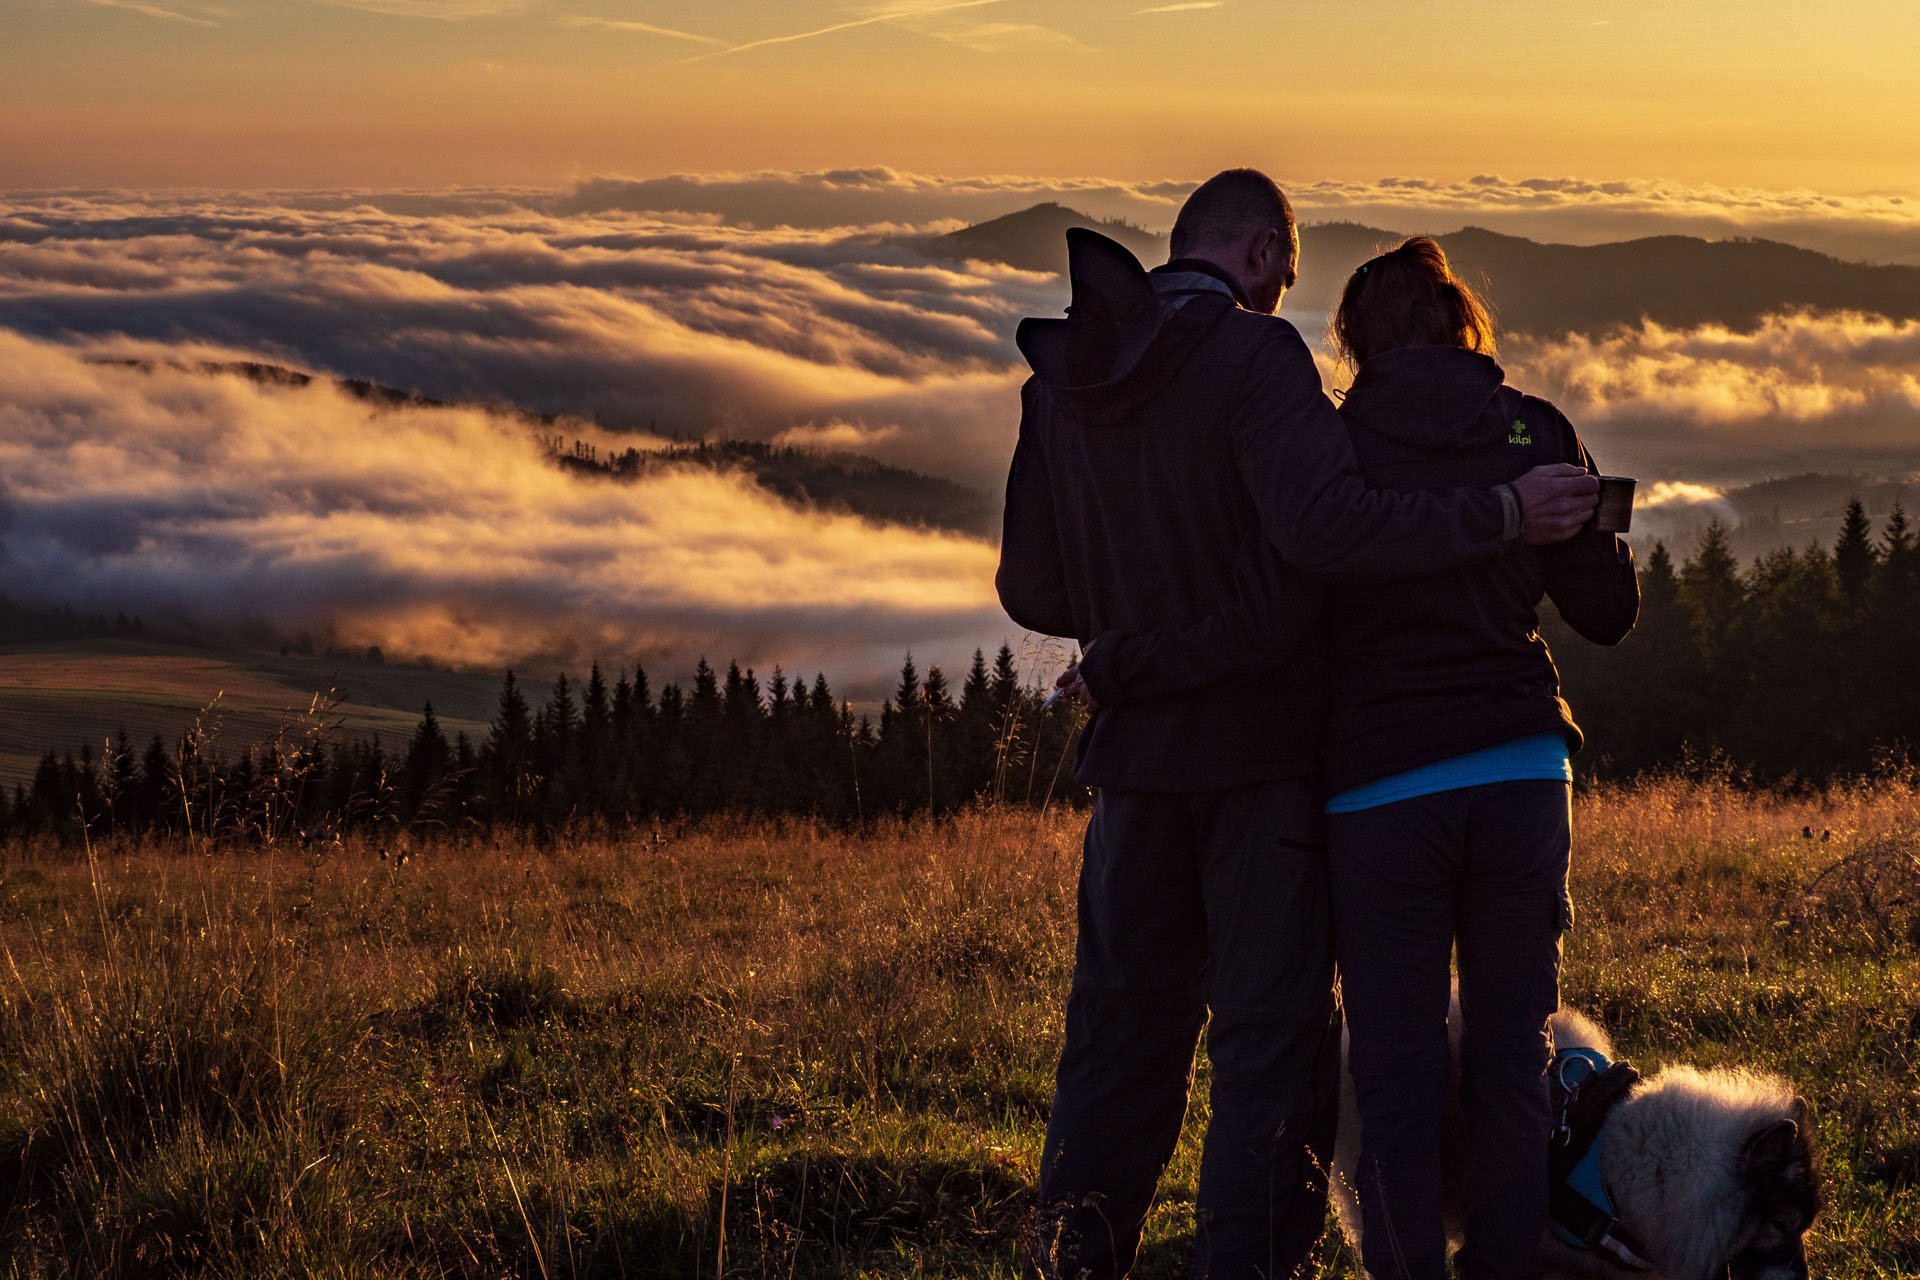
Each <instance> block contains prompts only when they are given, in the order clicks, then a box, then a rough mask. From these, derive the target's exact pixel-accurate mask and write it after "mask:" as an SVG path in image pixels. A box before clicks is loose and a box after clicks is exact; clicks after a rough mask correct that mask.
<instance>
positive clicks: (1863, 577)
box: [1833, 498, 1874, 607]
mask: <svg viewBox="0 0 1920 1280" xmlns="http://www.w3.org/2000/svg"><path fill="white" fill-rule="evenodd" d="M1873 565H1874V554H1873V526H1872V524H1871V523H1869V522H1868V520H1867V509H1866V507H1864V506H1862V505H1861V502H1860V499H1858V498H1854V499H1853V500H1852V501H1850V502H1848V503H1847V514H1846V516H1845V518H1843V519H1842V520H1841V522H1840V537H1839V539H1838V541H1836V542H1835V543H1834V544H1833V567H1834V572H1835V573H1836V574H1838V575H1839V578H1840V590H1841V591H1843V592H1845V593H1846V597H1847V602H1848V603H1849V604H1852V605H1854V606H1855V607H1858V606H1859V605H1860V604H1861V603H1862V602H1863V601H1864V600H1865V599H1866V594H1867V583H1868V581H1869V580H1870V579H1871V578H1872V577H1873Z"/></svg>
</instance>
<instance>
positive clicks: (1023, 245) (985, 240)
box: [921, 201, 1167, 273]
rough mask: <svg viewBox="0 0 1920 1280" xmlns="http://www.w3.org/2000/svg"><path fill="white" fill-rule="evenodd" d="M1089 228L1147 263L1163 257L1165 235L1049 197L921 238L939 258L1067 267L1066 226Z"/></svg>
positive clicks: (1040, 267)
mask: <svg viewBox="0 0 1920 1280" xmlns="http://www.w3.org/2000/svg"><path fill="white" fill-rule="evenodd" d="M1069 227H1091V228H1093V229H1094V230H1095V231H1098V232H1100V233H1101V234H1102V235H1106V236H1111V237H1112V238H1113V239H1115V240H1118V241H1119V242H1120V243H1121V244H1124V245H1125V246H1127V248H1129V249H1131V250H1132V251H1133V253H1134V256H1135V257H1137V258H1139V259H1140V260H1141V261H1142V262H1145V263H1146V264H1147V265H1148V266H1153V265H1155V264H1157V263H1160V262H1163V261H1165V260H1166V256H1167V238H1166V237H1165V236H1162V235H1156V234H1155V233H1153V232H1151V231H1148V230H1146V229H1145V228H1144V227H1136V226H1134V225H1133V224H1132V223H1130V222H1108V221H1103V220H1101V219H1099V218H1094V217H1091V216H1089V215H1087V214H1084V213H1081V212H1080V211H1078V210H1077V209H1069V208H1067V207H1066V206H1065V205H1063V204H1055V203H1053V202H1052V201H1048V202H1046V203H1044V204H1036V205H1034V206H1033V207H1031V208H1028V209H1022V210H1020V211H1019V212H1017V213H1009V214H1007V215H1006V216H1005V217H1001V218H994V219H992V220H991V221H988V222H981V223H977V224H975V225H974V226H971V227H962V228H961V229H960V230H958V231H954V232H950V233H948V234H947V235H944V236H938V237H936V238H934V239H932V240H928V241H923V242H921V248H922V249H923V250H924V251H925V252H926V253H928V254H930V255H932V256H933V257H937V258H979V259H981V260H983V261H987V262H1001V263H1005V264H1006V265H1007V266H1010V267H1017V268H1019V269H1020V270H1022V271H1052V272H1056V273H1060V272H1065V271H1066V269H1067V228H1069Z"/></svg>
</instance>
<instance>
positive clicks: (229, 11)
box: [0, 0, 1920, 193]
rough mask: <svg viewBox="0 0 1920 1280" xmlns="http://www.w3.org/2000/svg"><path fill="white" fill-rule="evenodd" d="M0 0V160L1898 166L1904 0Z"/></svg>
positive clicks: (1837, 184)
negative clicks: (1446, 9) (1826, 1)
mask: <svg viewBox="0 0 1920 1280" xmlns="http://www.w3.org/2000/svg"><path fill="white" fill-rule="evenodd" d="M1434 8H1435V6H1431V5H1428V4H1416V3H1411V2H1410V0H1368V2H1362V3H1351V2H1349V3H1339V4H1334V3H1322V4H1318V5H1302V4H1294V3H1283V2H1282V0H1201V2H1197V3H1196V2H1193V0H1189V2H1187V3H1159V2H1156V0H1135V2H1134V3H1121V4H1108V3H1094V2H1092V0H972V2H971V3H955V2H954V0H890V2H887V3H840V2H838V0H727V2H726V3H724V4H718V3H712V2H711V0H335V2H323V0H7V3H6V11H5V15H4V16H0V188H14V189H18V188H26V187H40V186H174V185H191V186H199V185H208V186H286V187H319V186H439V185H447V184H463V183H465V184H502V183H505V184H527V185H539V186H555V185H560V184H564V183H567V182H570V181H573V180H576V179H579V178H583V177H587V176H591V175H596V174H615V173H617V174H627V175H636V176H646V175H655V174H662V173H668V172H676V171H698V172H715V171H737V170H746V169H761V168H778V169H785V168H807V167H822V166H832V165H856V164H889V165H894V166H899V167H903V168H908V169H914V170H919V171H923V172H935V173H1007V172H1022V173H1043V174H1101V175H1109V176H1114V177H1125V178H1146V177H1175V178H1179V177H1190V176H1195V175H1204V174H1205V173H1207V172H1210V171H1212V170H1213V169H1215V168H1218V167H1221V166H1223V165H1226V164H1237V163H1252V164H1258V165H1261V166H1263V167H1266V168H1268V169H1270V170H1271V171H1273V172H1274V173H1276V174H1277V175H1281V176H1283V177H1286V178H1289V179H1294V180H1300V179H1307V178H1314V177H1331V178H1372V177H1379V176H1383V175H1389V174H1392V175H1407V176H1424V177H1436V178H1451V177H1462V176H1465V175H1468V174H1472V173H1478V172H1485V171H1497V172H1503V173H1507V174H1509V175H1512V174H1516V173H1518V174H1579V175H1582V176H1587V177H1616V176H1618V177H1642V176H1657V177H1663V178H1671V179H1676V180H1682V181H1695V182H1708V183H1718V184H1724V185H1729V186H1741V185H1752V186H1763V187H1775V188H1789V187H1790V188H1806V187H1811V188H1816V189H1820V190H1826V191H1832V192H1844V193H1853V192H1869V191H1878V192H1909V191H1913V190H1914V189H1915V188H1916V186H1917V185H1920V184H1916V183H1915V181H1914V178H1913V175H1914V165H1913V159H1914V156H1913V144H1912V139H1914V138H1916V137H1920V63H1916V61H1915V59H1914V58H1913V57H1912V51H1913V50H1914V49H1916V48H1920V6H1915V5H1913V4H1912V3H1910V0H1851V2H1850V3H1847V4H1844V5H1837V4H1836V5H1826V6H1819V7H1817V8H1816V7H1813V6H1808V5H1806V4H1803V3H1791V4H1790V3H1786V2H1785V0H1745V2H1743V3H1731V2H1728V0H1687V2H1686V3H1674V2H1673V0H1659V2H1652V0H1624V2H1622V3H1611V4H1573V3H1560V2H1556V0H1529V2H1526V3H1521V2H1519V0H1492V2H1488V3H1475V4H1470V5H1459V6H1454V8H1455V9H1457V11H1458V12H1457V13H1455V14H1453V15H1452V16H1450V17H1448V18H1447V19H1446V20H1445V21H1440V20H1437V19H1435V18H1434V17H1433V16H1431V15H1432V12H1433V9H1434Z"/></svg>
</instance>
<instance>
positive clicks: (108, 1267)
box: [0, 781, 1920, 1280]
mask: <svg viewBox="0 0 1920 1280" xmlns="http://www.w3.org/2000/svg"><path fill="white" fill-rule="evenodd" d="M1576 820H1577V829H1578V832H1579V835H1578V839H1577V852H1576V885H1575V892H1576V902H1577V905H1578V909H1579V913H1580V918H1579V925H1578V928H1577V930H1576V932H1575V933H1574V934H1573V935H1572V937H1571V938H1570V940H1569V944H1568V949H1567V966H1566V979H1565V992H1566V998H1567V1000H1568V1002H1569V1003H1571V1004H1574V1005H1576V1006H1578V1007H1581V1008H1584V1009H1586V1010H1588V1011H1590V1012H1592V1013H1594V1014H1596V1015H1597V1016H1598V1017H1599V1018H1600V1019H1601V1020H1603V1021H1604V1022H1605V1023H1606V1024H1607V1025H1608V1026H1609V1027H1610V1028H1611V1029H1612V1030H1613V1032H1614V1033H1615V1036H1616V1038H1617V1042H1618V1045H1619V1047H1620V1049H1621V1051H1622V1052H1624V1053H1625V1054H1627V1055H1628V1056H1630V1057H1632V1058H1633V1059H1634V1060H1635V1062H1636V1063H1637V1064H1638V1065H1640V1066H1641V1068H1642V1069H1643V1070H1647V1069H1651V1068H1653V1067H1656V1066H1658V1065H1660V1064H1661V1063H1663V1062H1674V1061H1688V1062H1694V1063H1698V1064H1701V1065H1720V1064H1740V1065H1749V1066H1755V1067H1761V1068H1765V1069H1767V1070H1772V1071H1777V1072H1779V1073H1781V1074H1783V1075H1786V1076H1787V1077H1789V1078H1790V1079H1791V1080H1792V1081H1793V1082H1794V1083H1795V1085H1796V1086H1797V1087H1798V1089H1799V1090H1800V1091H1801V1092H1802V1093H1803V1094H1804V1095H1805V1096H1806V1098H1807V1099H1808V1100H1809V1101H1810V1102H1811V1104H1812V1106H1813V1109H1814V1114H1815V1116H1816V1119H1817V1125H1818V1130H1819V1133H1818V1138H1819V1144H1820V1146H1821V1148H1822V1149H1823V1153H1824V1159H1825V1168H1826V1176H1827V1179H1828V1189H1829V1207H1828V1209H1827V1211H1826V1213H1825V1215H1824V1216H1823V1217H1822V1219H1821V1221H1820V1223H1819V1225H1818V1226H1817V1228H1816V1230H1815V1232H1814V1234H1813V1236H1812V1238H1811V1240H1812V1255H1813V1268H1814V1273H1815V1274H1816V1275H1819V1276H1822V1277H1829V1278H1837V1280H1856V1278H1857V1280H1867V1278H1869V1277H1872V1278H1877V1280H1878V1278H1888V1277H1894V1276H1912V1275H1915V1274H1917V1273H1920V1196H1916V1194H1915V1189H1916V1185H1917V1184H1920V1070H1917V1068H1920V893H1917V892H1916V890H1917V889H1920V864H1916V861H1915V858H1916V854H1917V853H1920V793H1917V792H1916V790H1915V786H1914V784H1913V783H1912V782H1911V781H1907V782H1897V783H1888V784H1884V785H1880V786H1877V787H1874V788H1870V789H1861V790H1855V791H1845V792H1836V793H1834V794H1832V795H1830V796H1829V797H1827V798H1825V799H1808V800H1793V801H1787V800H1781V799H1777V798H1773V797H1768V796H1755V795H1751V794H1747V793H1744V792H1741V791H1739V790H1737V789H1735V788H1733V787H1731V786H1729V785H1726V784H1724V783H1709V784H1704V785H1702V784H1691V783H1680V782H1672V783H1656V784H1646V785H1642V786H1639V787H1636V788H1633V789H1625V790H1606V791H1601V792H1598V793H1596V794H1593V795H1589V796H1584V797H1582V798H1581V799H1580V800H1579V802H1578V812H1577V816H1576ZM1809 826H1810V827H1811V828H1812V830H1813V832H1814V836H1813V838H1811V839H1809V838H1808V837H1807V836H1805V835H1804V834H1803V828H1805V827H1809ZM1079 830H1080V820H1079V819H1078V818H1077V817H1075V816H1073V815H1070V814H1064V813H1057V812H1056V813H1051V814H1045V815H1038V816H1037V815H1035V814H1034V813H1032V812H1029V811H1021V810H1001V811H986V812H975V813H970V814H966V815H963V816H961V817H960V818H958V819H955V820H952V821H947V822H942V823H940V824H937V825H931V826H929V825H927V824H924V823H920V824H901V825H892V826H882V827H880V828H879V829H877V830H874V831H871V832H868V833H865V834H858V835H850V834H844V833H840V832H834V831H828V830H821V829H817V828H814V827H812V826H809V825H807V824H804V823H744V822H734V823H714V824H710V825H705V826H700V827H694V828H680V827H675V826H666V827H662V828H659V829H649V830H645V831H641V832H634V833H630V834H622V835H618V836H611V837H608V836H596V837H582V838H578V839H559V840H556V841H554V842H551V843H549V844H544V845H542V844H535V843H531V842H529V841H527V840H524V839H522V838H519V837H514V838H511V839H503V840H501V841H500V842H498V843H487V842H469V843H457V844H416V845H412V846H405V845H401V846H389V847H387V848H386V850H385V852H386V853H387V855H388V856H386V857H382V856H380V853H379V852H378V851H376V850H375V849H374V848H373V847H371V846H362V845H358V844H353V843H349V844H346V845H344V846H313V847H310V848H308V849H305V850H302V849H301V848H300V847H298V846H297V845H295V846H281V847H278V848H259V847H250V848H200V847H194V846H182V847H174V848H167V849H153V848H120V847H106V848H96V849H95V850H93V853H92V857H91V859H89V857H88V856H87V854H86V853H85V852H84V851H59V850H54V849H40V850H30V851H27V852H24V853H22V852H20V851H9V852H7V853H5V854H4V855H0V857H3V858H4V861H0V943H3V944H4V953H3V954H0V962H3V965H4V967H0V1062H4V1063H6V1064H7V1068H6V1071H5V1073H4V1075H0V1185H5V1186H7V1187H8V1188H11V1189H13V1194H12V1198H11V1199H10V1201H9V1202H8V1205H7V1206H6V1208H5V1209H4V1210H3V1211H0V1212H3V1213H4V1217H0V1259H4V1264H3V1265H4V1269H5V1271H6V1273H7V1274H10V1275H17V1276H56V1275H58V1276H67V1275H104V1274H122V1275H174V1274H208V1275H220V1276H234V1277H239V1276H255V1275H269V1274H275V1275H294V1274H298V1275H306V1274H312V1275H327V1276H366V1277H373V1276H418V1277H439V1276H457V1277H475V1278H478V1277H497V1276H525V1277H536V1276H537V1277H558V1276H642V1277H644V1276H660V1277H667V1276H676V1277H678V1276H688V1277H692V1276H705V1277H716V1278H719V1277H829V1276H835V1277H837V1276H890V1277H909V1276H969V1277H972V1276H1010V1275H1012V1274H1013V1266H1014V1250H1015V1240H1016V1237H1017V1234H1018V1232H1019V1230H1020V1227H1021V1224H1022V1222H1023V1221H1024V1220H1025V1218H1026V1215H1027V1214H1028V1211H1029V1203H1030V1202H1029V1191H1028V1188H1029V1187H1030V1185H1031V1183H1032V1180H1033V1174H1034V1168H1035V1163H1036V1160H1037V1158H1038V1153H1039V1145H1040V1135H1041V1131H1042V1128H1043V1126H1044V1122H1045V1115H1046V1111H1047V1107H1048V1101H1049V1096H1050V1093H1051V1085H1052V1081H1051V1075H1052V1067H1053V1058H1054V1055H1055V1053H1056V1051H1057V1047H1058V1037H1059V1034H1060V1025H1061V1017H1060V1015H1061V1005H1062V997H1063V994H1064V990H1065V984H1066V981H1067V975H1068V967H1069V964H1070V960H1071V955H1072V941H1073V937H1072V911H1073V900H1074V876H1075V871H1076V862H1077V848H1078V837H1079ZM1822 833H1830V835H1829V836H1828V838H1824V839H1823V838H1822ZM401 855H405V856H404V857H403V856H401ZM1201 1070H1202V1084H1204V1072H1205V1067H1204V1063H1203V1064H1202V1068H1201ZM1203 1100H1204V1092H1203V1091H1202V1090H1198V1089H1197V1090H1196V1093H1195V1101H1194V1105H1193V1107H1192V1109H1191V1113H1190V1116H1189V1125H1188V1132H1187V1135H1186V1137H1185V1139H1184V1140H1183V1142H1182V1145H1181V1148H1180V1152H1179V1154H1178V1156H1177V1157H1176V1161H1175V1164H1174V1166H1173V1168H1172V1169H1171V1170H1170V1171H1169V1175H1168V1178H1167V1180H1166V1181H1165V1183H1164V1184H1163V1187H1162V1194H1161V1197H1160V1199H1159V1201H1158V1203H1157V1205H1156V1208H1155V1210H1154V1213H1153V1217H1152V1220H1151V1222H1150V1224H1149V1238H1148V1243H1147V1246H1146V1252H1145V1254H1144V1256H1143V1260H1142V1263H1141V1265H1140V1267H1139V1269H1138V1270H1137V1272H1136V1274H1138V1275H1141V1276H1143V1277H1149V1278H1160V1277H1168V1278H1170V1277H1174V1276H1181V1275H1184V1274H1185V1266H1186V1257H1187V1252H1188V1249H1189V1247H1190V1240H1191V1223H1190V1218H1189V1209H1190V1205H1191V1198H1192V1191H1193V1185H1194V1176H1195V1172H1196V1163H1197V1162H1196V1155H1197V1147H1196V1143H1195V1138H1196V1136H1197V1133H1198V1131H1199V1129H1200V1126H1201V1125H1203V1124H1204V1122H1205V1118H1206V1117H1205V1114H1204V1110H1205V1108H1204V1105H1203ZM1326 1257H1327V1259H1328V1263H1329V1268H1330V1274H1336V1275H1348V1274H1351V1267H1352V1263H1351V1257H1350V1255H1349V1253H1348V1251H1347V1250H1346V1249H1345V1247H1344V1246H1343V1245H1342V1244H1341V1243H1340V1242H1339V1239H1338V1235H1337V1233H1334V1234H1332V1235H1330V1237H1329V1239H1328V1242H1327V1245H1326Z"/></svg>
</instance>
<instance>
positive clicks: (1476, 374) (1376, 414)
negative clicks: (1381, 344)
mask: <svg viewBox="0 0 1920 1280" xmlns="http://www.w3.org/2000/svg"><path fill="white" fill-rule="evenodd" d="M1505 381H1506V372H1505V371H1504V370H1503V369H1501V368H1500V364H1499V362H1498V361H1496V360H1495V359H1494V358H1493V357H1492V356H1485V355H1481V354H1480V353H1479V352H1478V351H1468V350H1467V349H1466V348H1464V347H1447V346H1439V347H1399V348H1396V349H1394V350H1392V351H1382V352H1381V353H1380V354H1379V355H1377V356H1374V357H1372V358H1371V359H1369V360H1368V361H1367V362H1366V363H1365V364H1363V365H1361V366H1360V373H1359V375H1358V376H1357V377H1355V378H1354V380H1353V386H1352V387H1350V388H1348V390H1347V398H1346V399H1345V400H1343V401H1342V402H1341V404H1340V412H1342V413H1344V414H1347V415H1348V416H1350V417H1351V418H1353V419H1354V420H1355V421H1356V422H1359V423H1362V424H1364V425H1365V426H1367V427H1368V428H1370V429H1372V430H1374V431H1377V432H1379V433H1380V434H1381V435H1383V436H1387V437H1389V438H1391V439H1394V440H1399V441H1401V442H1403V443H1405V444H1410V445H1413V446H1415V447H1416V448H1421V449H1428V450H1442V449H1477V448H1483V447H1485V446H1486V444H1487V443H1488V441H1489V440H1490V439H1491V438H1492V437H1493V436H1494V434H1495V433H1496V432H1497V433H1500V434H1501V435H1502V436H1503V437H1504V434H1505V432H1506V430H1507V426H1508V423H1507V419H1506V417H1505V415H1502V414H1489V413H1488V412H1487V409H1488V406H1489V405H1490V404H1491V403H1492V401H1493V398H1494V397H1495V396H1496V395H1497V394H1499V391H1500V387H1501V385H1502V384H1503V383H1504V382H1505Z"/></svg>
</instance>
